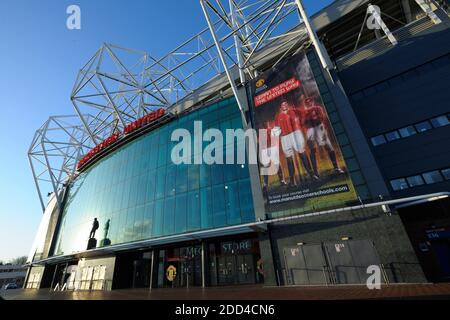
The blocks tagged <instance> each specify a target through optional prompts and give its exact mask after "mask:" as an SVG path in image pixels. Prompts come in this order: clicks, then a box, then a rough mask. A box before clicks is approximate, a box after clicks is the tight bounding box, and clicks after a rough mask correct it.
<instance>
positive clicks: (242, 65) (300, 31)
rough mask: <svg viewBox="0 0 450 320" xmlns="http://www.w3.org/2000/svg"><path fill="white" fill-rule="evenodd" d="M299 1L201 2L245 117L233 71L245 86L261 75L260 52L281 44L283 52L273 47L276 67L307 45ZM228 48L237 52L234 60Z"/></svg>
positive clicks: (246, 0)
mask: <svg viewBox="0 0 450 320" xmlns="http://www.w3.org/2000/svg"><path fill="white" fill-rule="evenodd" d="M297 1H298V0H297ZM297 1H296V0H244V1H235V0H200V4H201V6H202V9H203V13H204V15H205V18H206V21H207V23H208V27H209V29H210V32H211V35H212V37H213V39H214V43H215V45H216V48H217V51H218V54H219V58H220V61H221V63H222V66H223V67H224V69H225V72H226V75H227V78H228V81H229V83H230V86H231V88H232V90H233V93H234V95H235V97H236V99H237V102H238V105H239V108H240V109H241V112H242V113H244V109H245V107H244V102H243V101H240V98H239V94H238V86H237V85H236V81H235V80H236V79H235V78H234V77H233V76H232V72H231V70H232V68H237V69H238V72H239V78H240V79H239V80H240V81H239V82H240V84H244V83H245V82H246V81H247V80H250V79H254V78H255V77H256V76H257V75H258V73H259V71H260V70H258V68H259V67H260V63H259V60H260V58H261V57H259V56H258V53H259V52H261V50H263V49H267V47H269V46H273V44H274V43H278V44H282V47H283V48H284V50H283V49H281V50H280V46H273V47H274V48H273V50H274V51H277V53H278V54H279V55H280V56H279V58H278V61H276V62H275V63H273V64H272V66H273V65H276V64H277V63H278V62H279V61H280V60H282V59H283V58H284V57H285V56H286V55H288V54H289V53H292V50H293V49H295V48H297V49H298V47H299V46H300V44H305V43H307V39H308V32H307V30H306V29H305V28H297V26H298V25H299V23H300V22H302V19H301V16H300V14H299V6H298V3H297ZM215 19H218V21H222V22H223V27H222V28H218V27H217V26H216V25H215V24H214V23H213V21H214V20H215ZM229 48H233V49H234V51H235V53H234V55H233V56H232V55H230V54H229V53H228V51H229ZM283 51H284V52H283ZM264 52H265V54H266V55H270V54H271V52H270V50H264ZM266 67H267V66H266Z"/></svg>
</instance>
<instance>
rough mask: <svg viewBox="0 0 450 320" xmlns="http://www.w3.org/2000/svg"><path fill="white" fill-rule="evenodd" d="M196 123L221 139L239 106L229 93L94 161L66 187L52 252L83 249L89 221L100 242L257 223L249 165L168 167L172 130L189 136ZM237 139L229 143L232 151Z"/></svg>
mask: <svg viewBox="0 0 450 320" xmlns="http://www.w3.org/2000/svg"><path fill="white" fill-rule="evenodd" d="M194 121H202V126H203V131H204V130H206V129H208V128H216V129H220V130H221V131H222V133H223V136H224V137H225V130H226V129H238V128H242V121H241V115H240V112H239V109H238V107H237V104H236V102H235V100H234V98H229V99H226V100H223V101H220V102H218V103H216V104H213V105H211V106H208V107H204V108H202V109H199V110H197V111H194V112H191V113H189V114H187V115H185V116H183V117H180V118H178V119H174V120H173V121H171V122H170V123H168V124H165V125H164V126H162V127H160V128H158V129H156V130H153V131H151V132H150V133H147V134H145V135H143V136H142V137H139V138H137V139H135V140H133V141H132V142H130V143H128V144H127V145H125V146H123V147H121V148H120V149H118V150H116V151H114V152H113V153H112V154H110V155H108V156H106V157H105V158H103V159H101V160H99V161H98V162H97V163H95V164H94V165H93V166H92V167H90V168H88V169H87V170H86V171H85V172H83V173H81V174H80V176H79V177H78V178H77V179H76V180H75V181H74V183H73V185H72V186H71V187H70V189H69V194H68V196H67V199H66V203H65V207H64V210H63V213H62V216H61V221H60V225H59V230H58V237H57V242H56V246H55V252H54V255H62V254H70V253H72V252H78V251H84V250H86V248H87V245H88V240H89V234H90V231H91V228H92V225H93V221H94V218H97V220H98V222H99V228H98V230H97V231H96V233H95V238H96V239H98V241H97V243H96V246H97V247H102V246H107V245H114V244H119V243H126V242H130V241H136V240H142V239H151V238H155V237H160V236H166V235H172V234H180V233H185V232H190V231H196V230H202V229H211V228H217V227H223V226H229V225H236V224H240V223H245V222H250V221H254V220H255V214H254V209H253V199H252V194H251V186H250V179H249V171H248V166H247V165H241V164H236V165H228V164H223V165H220V164H213V165H207V164H199V165H195V164H190V165H188V164H182V165H175V164H173V162H172V160H171V150H172V147H173V146H175V144H177V143H178V142H172V141H171V134H172V132H173V130H175V129H177V128H184V129H187V130H188V131H189V132H191V136H192V137H193V136H194ZM198 138H199V139H201V137H198ZM191 140H192V145H193V143H194V141H193V140H194V139H191ZM235 140H237V139H235ZM239 143H242V142H239V141H235V143H234V148H235V154H236V149H237V147H236V146H237V145H238V144H239ZM206 144H209V142H203V147H205V146H206ZM230 147H232V146H231V144H230V145H229V146H227V145H225V144H224V149H225V148H230ZM224 154H225V153H224ZM194 156H195V155H194V154H192V159H194ZM192 163H193V161H192Z"/></svg>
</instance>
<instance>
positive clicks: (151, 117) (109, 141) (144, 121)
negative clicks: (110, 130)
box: [77, 108, 166, 170]
mask: <svg viewBox="0 0 450 320" xmlns="http://www.w3.org/2000/svg"><path fill="white" fill-rule="evenodd" d="M165 113H166V110H165V109H163V108H160V109H158V110H156V111H153V112H150V113H148V114H146V115H145V116H143V117H142V118H139V119H137V120H136V121H134V122H132V123H130V124H128V125H127V126H126V127H125V129H124V130H123V133H122V134H121V133H118V132H117V133H114V134H112V135H111V136H109V137H108V138H106V139H105V140H104V141H102V142H101V143H99V144H98V145H96V146H95V147H94V148H93V149H91V150H90V151H89V152H88V153H87V154H86V155H85V156H84V157H83V158H81V159H80V161H78V163H77V170H80V169H81V168H82V167H83V166H84V165H85V164H87V163H89V162H90V161H91V160H92V158H94V157H95V156H96V155H97V154H98V153H100V152H101V151H103V150H104V149H106V148H108V147H109V146H110V145H113V144H115V143H116V142H117V141H118V140H119V139H120V138H121V137H122V136H126V135H129V134H131V133H133V132H135V131H137V130H138V129H140V128H142V127H145V126H146V125H148V124H151V123H153V121H155V120H157V119H159V118H161V117H162V116H163V115H165Z"/></svg>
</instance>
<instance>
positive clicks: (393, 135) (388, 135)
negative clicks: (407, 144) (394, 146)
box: [385, 131, 400, 141]
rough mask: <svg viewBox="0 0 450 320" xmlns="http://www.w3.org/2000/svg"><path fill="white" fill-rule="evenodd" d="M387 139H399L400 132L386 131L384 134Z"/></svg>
mask: <svg viewBox="0 0 450 320" xmlns="http://www.w3.org/2000/svg"><path fill="white" fill-rule="evenodd" d="M385 136H386V139H387V140H388V141H394V140H398V139H400V134H399V133H398V132H397V131H392V132H388V133H386V134H385Z"/></svg>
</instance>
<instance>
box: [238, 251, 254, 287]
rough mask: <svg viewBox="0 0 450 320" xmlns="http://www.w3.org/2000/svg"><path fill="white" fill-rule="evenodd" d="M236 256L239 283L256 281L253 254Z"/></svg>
mask: <svg viewBox="0 0 450 320" xmlns="http://www.w3.org/2000/svg"><path fill="white" fill-rule="evenodd" d="M235 258H236V273H237V283H240V284H246V283H255V268H254V259H253V256H252V255H251V254H245V255H237V256H235Z"/></svg>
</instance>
